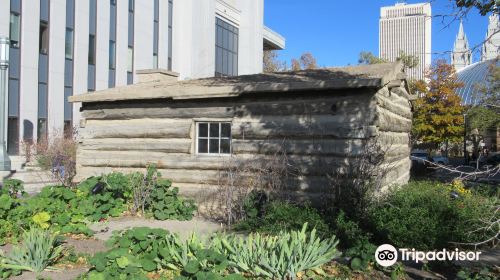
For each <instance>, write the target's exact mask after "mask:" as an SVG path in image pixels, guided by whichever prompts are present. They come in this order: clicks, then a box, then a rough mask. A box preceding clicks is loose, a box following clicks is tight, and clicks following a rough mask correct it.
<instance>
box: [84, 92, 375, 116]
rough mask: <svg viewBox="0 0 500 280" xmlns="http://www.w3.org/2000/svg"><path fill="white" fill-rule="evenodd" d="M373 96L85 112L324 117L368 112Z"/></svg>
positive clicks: (142, 106) (94, 108)
mask: <svg viewBox="0 0 500 280" xmlns="http://www.w3.org/2000/svg"><path fill="white" fill-rule="evenodd" d="M372 99H373V94H361V95H359V96H356V98H355V99H353V98H352V97H346V96H332V97H331V98H320V99H308V98H304V99H301V100H284V101H277V100H274V101H267V102H265V101H262V102H244V103H238V104H236V105H235V104H234V102H233V103H229V102H224V103H222V102H217V103H213V102H200V103H187V104H184V103H180V104H176V103H173V104H169V103H160V104H162V105H163V106H159V105H157V104H154V105H152V104H141V103H140V102H139V103H137V104H134V106H131V105H128V106H127V107H124V106H120V105H116V106H115V107H104V106H91V107H90V108H87V109H85V110H84V111H83V113H82V114H83V117H84V118H86V119H110V120H111V119H114V120H118V119H138V118H232V117H250V116H264V115H282V116H291V115H299V116H302V115H311V114H315V115H320V114H331V115H333V114H336V115H341V114H351V113H352V112H356V111H368V110H369V108H370V105H371V100H372Z"/></svg>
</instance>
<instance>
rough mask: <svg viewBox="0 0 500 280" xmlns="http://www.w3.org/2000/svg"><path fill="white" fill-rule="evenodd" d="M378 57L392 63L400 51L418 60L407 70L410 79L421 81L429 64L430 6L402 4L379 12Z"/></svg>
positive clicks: (384, 8) (425, 4)
mask: <svg viewBox="0 0 500 280" xmlns="http://www.w3.org/2000/svg"><path fill="white" fill-rule="evenodd" d="M379 28H380V32H379V57H381V58H384V59H387V60H389V61H395V60H397V58H398V57H399V56H400V54H401V52H404V53H405V54H407V55H414V56H417V57H418V58H419V60H418V61H419V63H418V66H417V67H415V68H412V69H408V70H407V74H408V77H409V78H410V79H424V76H425V71H426V69H427V68H428V67H429V66H430V64H431V4H430V3H420V4H405V3H398V4H396V5H394V6H387V7H382V8H381V9H380V22H379Z"/></svg>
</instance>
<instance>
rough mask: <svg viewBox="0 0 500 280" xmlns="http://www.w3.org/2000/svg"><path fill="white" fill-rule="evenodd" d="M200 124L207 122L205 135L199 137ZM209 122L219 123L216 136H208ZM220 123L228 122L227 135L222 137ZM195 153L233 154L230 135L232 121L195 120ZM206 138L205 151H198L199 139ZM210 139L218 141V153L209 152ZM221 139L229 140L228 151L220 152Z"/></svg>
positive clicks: (208, 154)
mask: <svg viewBox="0 0 500 280" xmlns="http://www.w3.org/2000/svg"><path fill="white" fill-rule="evenodd" d="M200 124H207V136H206V137H204V136H202V137H200ZM211 124H218V125H219V136H218V137H211V136H210V125H211ZM222 124H229V137H222V136H221V133H222ZM195 126H196V127H195V130H196V131H195V145H194V146H195V154H196V155H198V156H231V155H232V154H233V137H232V131H231V130H232V122H231V121H196V122H195ZM200 139H202V140H204V139H206V140H207V152H206V153H201V152H199V149H198V148H199V140H200ZM211 139H218V141H219V145H218V146H219V149H218V150H219V152H218V153H211V152H210V140H211ZM221 140H229V153H222V152H221Z"/></svg>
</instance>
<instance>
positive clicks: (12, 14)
mask: <svg viewBox="0 0 500 280" xmlns="http://www.w3.org/2000/svg"><path fill="white" fill-rule="evenodd" d="M13 18H15V19H16V21H15V22H16V24H15V26H16V27H17V30H15V31H16V33H17V34H16V35H17V38H16V39H17V40H13V38H12V37H13V36H12V35H13V34H12V33H13V32H12V31H13V29H14V28H13V27H14V24H12V23H13V21H12V19H13ZM9 40H10V47H12V48H16V49H19V48H20V45H21V15H20V14H19V13H16V12H12V11H11V12H10V16H9ZM13 42H15V43H13Z"/></svg>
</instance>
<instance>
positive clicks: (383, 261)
mask: <svg viewBox="0 0 500 280" xmlns="http://www.w3.org/2000/svg"><path fill="white" fill-rule="evenodd" d="M375 260H376V261H377V263H378V264H379V265H381V266H383V267H388V266H391V265H393V264H395V263H396V262H397V261H398V250H396V248H394V246H392V245H390V244H383V245H380V246H378V248H377V250H376V251H375Z"/></svg>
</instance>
